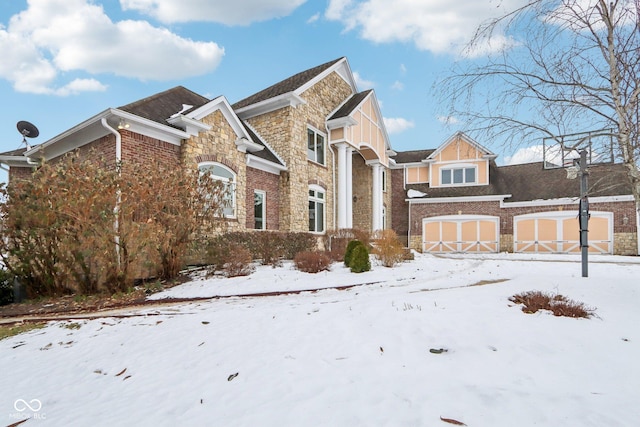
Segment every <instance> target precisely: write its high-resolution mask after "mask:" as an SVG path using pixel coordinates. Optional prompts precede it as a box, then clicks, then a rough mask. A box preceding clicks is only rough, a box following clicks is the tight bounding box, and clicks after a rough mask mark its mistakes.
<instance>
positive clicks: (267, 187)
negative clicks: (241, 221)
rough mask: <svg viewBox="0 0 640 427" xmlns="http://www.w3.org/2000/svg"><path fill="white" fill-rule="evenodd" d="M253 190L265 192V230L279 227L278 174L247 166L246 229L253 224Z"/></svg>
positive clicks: (249, 228) (250, 227) (251, 227)
mask: <svg viewBox="0 0 640 427" xmlns="http://www.w3.org/2000/svg"><path fill="white" fill-rule="evenodd" d="M254 190H262V191H264V192H265V194H266V206H267V212H266V214H267V218H266V220H267V230H279V229H280V191H279V190H280V176H279V175H274V174H272V173H269V172H265V171H262V170H259V169H254V168H250V167H248V168H247V201H246V204H247V223H246V227H247V229H248V230H251V229H253V227H254V225H255V212H254V210H253V209H252V207H253V206H254Z"/></svg>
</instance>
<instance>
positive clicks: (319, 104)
mask: <svg viewBox="0 0 640 427" xmlns="http://www.w3.org/2000/svg"><path fill="white" fill-rule="evenodd" d="M350 95H351V87H350V86H349V85H348V84H347V83H346V82H345V81H344V80H343V79H342V78H341V77H340V76H339V75H338V74H337V73H331V74H330V75H328V76H327V77H325V78H324V79H323V80H321V81H320V82H318V83H316V84H315V85H314V86H312V87H311V88H309V89H308V90H306V91H305V92H304V93H302V94H301V97H302V98H303V99H305V101H306V104H303V105H299V106H297V107H295V108H293V107H285V108H281V109H279V110H276V111H272V112H269V113H266V114H262V115H260V116H256V117H252V118H250V119H249V120H248V122H249V123H250V124H251V125H252V126H253V127H254V128H255V129H256V130H257V131H258V133H259V134H260V136H262V137H263V138H264V139H265V140H266V141H267V142H268V143H269V145H270V146H271V147H272V148H273V149H274V150H275V151H276V152H277V153H278V155H279V156H280V157H282V158H283V160H284V161H285V162H286V164H287V168H288V171H287V172H286V173H283V174H282V179H281V183H280V190H281V193H280V227H281V229H282V230H286V231H308V230H309V203H308V200H309V192H308V191H309V184H310V183H318V185H320V186H322V187H323V188H324V189H325V190H326V194H325V195H326V205H325V208H326V229H327V230H330V229H332V228H334V215H333V214H334V183H333V165H334V158H335V152H334V151H333V150H332V148H330V147H327V150H326V153H325V165H319V164H317V163H314V162H311V161H309V160H307V126H308V125H311V126H312V127H314V128H316V129H318V130H319V131H321V132H323V133H325V134H327V129H326V124H325V120H326V118H327V116H328V115H329V113H331V112H332V111H333V110H335V109H336V108H337V107H338V106H339V105H340V104H342V103H343V102H344V101H345V100H346V99H347V98H348V97H349V96H350ZM327 141H328V136H327Z"/></svg>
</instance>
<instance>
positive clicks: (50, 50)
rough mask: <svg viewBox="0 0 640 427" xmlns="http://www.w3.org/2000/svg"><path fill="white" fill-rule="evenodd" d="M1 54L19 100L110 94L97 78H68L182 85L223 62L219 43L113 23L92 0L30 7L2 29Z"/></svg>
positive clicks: (45, 0) (0, 70)
mask: <svg viewBox="0 0 640 427" xmlns="http://www.w3.org/2000/svg"><path fill="white" fill-rule="evenodd" d="M0 51H2V52H3V60H2V62H1V63H0V78H4V79H6V80H8V81H10V82H12V83H13V86H14V88H15V89H16V90H17V91H20V92H29V93H39V94H57V95H69V94H74V93H79V92H84V91H101V90H105V86H104V85H103V84H102V83H100V82H99V81H98V80H96V79H94V78H88V79H87V78H85V79H83V78H80V79H76V80H74V81H72V82H70V83H67V84H62V85H61V86H60V85H59V84H58V80H59V79H60V74H61V72H70V71H78V72H85V73H90V74H96V73H110V74H116V75H121V76H125V77H132V78H137V79H141V80H169V79H179V78H184V77H187V76H192V75H200V74H204V73H207V72H209V71H211V70H213V69H215V68H216V67H217V65H218V64H219V62H220V60H221V59H222V56H223V55H224V49H222V48H220V47H219V46H218V45H217V44H215V43H213V42H197V41H193V40H190V39H186V38H182V37H180V36H178V35H176V34H174V33H171V32H170V31H169V30H166V29H163V28H157V27H153V26H152V25H150V24H149V23H148V22H146V21H132V20H126V21H120V22H116V23H114V22H113V21H111V19H110V18H109V17H108V16H107V15H106V14H105V13H104V10H103V9H102V7H101V6H97V5H95V4H93V3H90V2H89V1H88V0H30V1H29V3H28V8H27V9H26V10H24V11H22V12H20V13H19V14H17V15H14V16H13V17H11V19H10V21H9V25H8V26H7V27H6V29H5V28H2V27H0ZM176 58H179V59H180V60H179V61H176V60H175V59H176ZM56 86H58V87H56Z"/></svg>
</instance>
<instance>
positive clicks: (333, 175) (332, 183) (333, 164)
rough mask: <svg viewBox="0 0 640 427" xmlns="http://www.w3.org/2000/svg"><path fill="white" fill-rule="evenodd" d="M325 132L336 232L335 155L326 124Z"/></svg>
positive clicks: (335, 228)
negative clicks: (329, 154)
mask: <svg viewBox="0 0 640 427" xmlns="http://www.w3.org/2000/svg"><path fill="white" fill-rule="evenodd" d="M324 128H325V130H326V131H327V142H328V144H327V145H328V146H329V152H330V153H331V164H332V168H331V175H332V182H331V185H332V187H333V191H332V193H333V194H332V195H333V229H334V230H337V229H338V227H337V221H336V215H337V213H336V212H337V206H336V155H335V154H334V152H333V148H332V145H331V143H329V141H328V140H329V138H328V137H329V136H330V135H331V133H330V131H329V128H327V126H326V124H325V127H324Z"/></svg>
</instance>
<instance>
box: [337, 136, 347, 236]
mask: <svg viewBox="0 0 640 427" xmlns="http://www.w3.org/2000/svg"><path fill="white" fill-rule="evenodd" d="M336 148H337V149H338V191H337V193H338V198H337V203H338V221H337V226H338V228H347V202H348V200H347V197H348V195H349V194H348V193H349V190H348V186H347V144H346V143H344V142H342V143H340V144H336ZM349 163H350V162H349Z"/></svg>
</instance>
